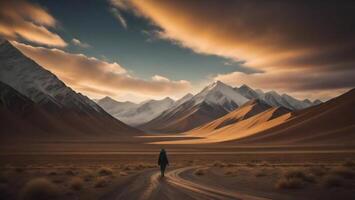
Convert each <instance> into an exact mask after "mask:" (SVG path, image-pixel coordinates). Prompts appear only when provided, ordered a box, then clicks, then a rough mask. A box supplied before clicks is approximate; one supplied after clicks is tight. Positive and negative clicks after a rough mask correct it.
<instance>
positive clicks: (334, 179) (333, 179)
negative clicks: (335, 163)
mask: <svg viewBox="0 0 355 200" xmlns="http://www.w3.org/2000/svg"><path fill="white" fill-rule="evenodd" d="M321 185H322V186H323V187H324V188H334V187H343V186H344V185H345V182H344V179H343V178H342V177H340V176H337V175H334V174H332V175H326V176H324V177H323V179H322V180H321Z"/></svg>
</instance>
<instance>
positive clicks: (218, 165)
mask: <svg viewBox="0 0 355 200" xmlns="http://www.w3.org/2000/svg"><path fill="white" fill-rule="evenodd" d="M213 166H214V167H221V168H222V167H226V166H227V164H226V163H224V162H221V161H215V162H214V163H213Z"/></svg>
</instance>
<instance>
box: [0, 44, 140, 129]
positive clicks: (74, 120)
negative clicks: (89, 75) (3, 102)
mask: <svg viewBox="0 0 355 200" xmlns="http://www.w3.org/2000/svg"><path fill="white" fill-rule="evenodd" d="M0 81H1V82H3V83H5V84H7V85H8V86H10V87H11V88H13V89H14V90H16V91H18V92H19V93H21V94H22V95H24V96H26V97H27V98H28V99H30V100H31V101H33V102H34V103H35V104H36V105H38V106H39V107H41V109H42V110H44V111H46V112H47V113H50V114H51V115H52V116H55V117H58V116H60V117H58V118H60V119H58V120H66V123H68V124H71V125H70V126H72V127H76V128H77V129H78V131H81V132H84V131H85V132H86V131H87V132H88V133H91V132H92V133H94V132H95V133H101V132H106V130H107V132H111V133H112V132H117V133H119V132H124V131H127V132H139V131H138V130H136V129H134V128H131V127H129V126H127V125H125V124H123V123H122V122H120V121H118V120H116V119H114V118H113V117H111V116H110V115H109V114H108V113H107V112H105V111H104V110H103V109H102V108H101V107H100V106H98V105H97V104H96V103H95V102H94V101H92V100H90V99H89V98H88V97H86V96H84V95H82V94H80V93H76V92H75V91H74V90H72V89H71V88H70V87H67V86H66V85H65V84H64V83H63V82H62V81H61V80H59V79H58V78H57V77H56V76H55V75H54V74H52V73H51V72H50V71H48V70H45V69H44V68H43V67H41V66H40V65H38V64H37V63H36V62H34V61H33V60H31V59H30V58H28V57H26V56H25V55H23V54H22V53H21V52H20V51H19V50H18V49H16V48H15V47H14V46H13V45H12V44H11V43H10V42H8V41H6V40H5V41H2V42H1V43H0Z"/></svg>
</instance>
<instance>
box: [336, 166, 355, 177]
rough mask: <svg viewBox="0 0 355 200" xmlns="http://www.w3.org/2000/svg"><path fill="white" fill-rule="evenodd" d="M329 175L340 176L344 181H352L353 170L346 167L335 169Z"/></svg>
mask: <svg viewBox="0 0 355 200" xmlns="http://www.w3.org/2000/svg"><path fill="white" fill-rule="evenodd" d="M331 174H334V175H337V176H341V177H343V178H346V179H352V178H354V176H355V174H354V172H353V170H351V169H349V168H346V167H335V168H333V169H332V170H331Z"/></svg>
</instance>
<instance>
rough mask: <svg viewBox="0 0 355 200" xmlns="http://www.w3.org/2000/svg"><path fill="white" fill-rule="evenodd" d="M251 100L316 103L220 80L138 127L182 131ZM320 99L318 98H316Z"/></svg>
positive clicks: (294, 105) (293, 106)
mask: <svg viewBox="0 0 355 200" xmlns="http://www.w3.org/2000/svg"><path fill="white" fill-rule="evenodd" d="M250 100H259V101H262V102H264V103H265V104H267V105H269V106H272V107H283V108H286V109H289V110H300V109H304V108H307V107H310V106H313V105H315V103H313V102H310V101H309V100H307V99H306V100H303V101H301V100H297V99H295V98H293V97H291V96H289V95H287V94H283V95H279V94H278V93H277V92H275V91H270V92H266V93H264V92H263V91H262V90H260V89H256V90H254V89H252V88H250V87H249V86H247V85H242V86H240V87H236V88H232V87H230V86H229V85H226V84H224V83H222V82H220V81H217V82H214V83H212V84H210V85H208V86H207V87H205V88H204V89H203V90H202V91H201V92H199V93H198V94H196V95H195V96H191V95H189V97H188V100H186V101H185V102H184V103H181V104H180V105H179V106H173V107H171V108H169V109H167V110H166V111H164V112H163V113H162V114H161V115H159V116H158V117H156V118H154V119H153V120H151V121H149V122H147V123H146V124H142V125H140V126H139V128H141V129H143V130H147V131H153V132H182V131H186V130H190V129H192V128H195V127H197V126H199V125H202V124H204V123H207V122H210V121H212V120H215V119H217V118H219V117H221V116H223V115H225V114H227V113H230V112H232V111H234V110H235V109H236V108H238V107H240V106H242V105H244V104H245V103H246V102H248V101H250ZM316 102H317V103H319V101H316Z"/></svg>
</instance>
